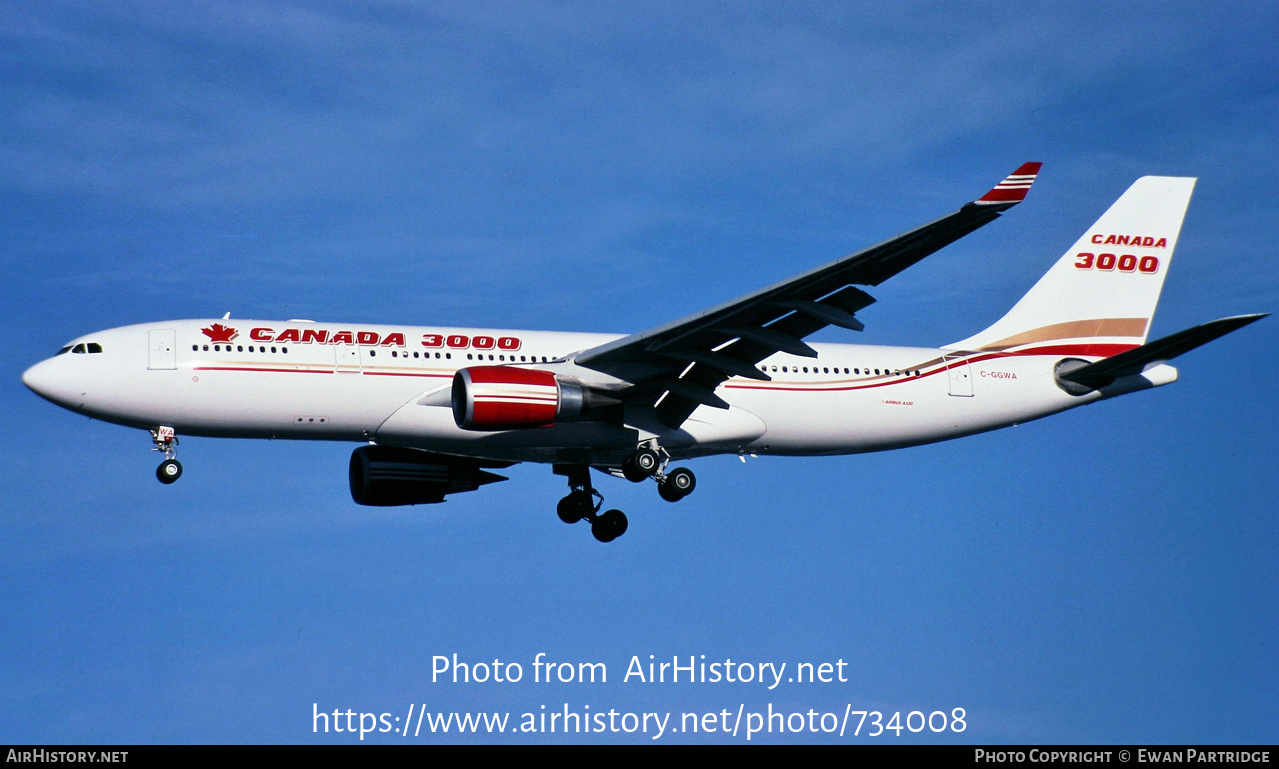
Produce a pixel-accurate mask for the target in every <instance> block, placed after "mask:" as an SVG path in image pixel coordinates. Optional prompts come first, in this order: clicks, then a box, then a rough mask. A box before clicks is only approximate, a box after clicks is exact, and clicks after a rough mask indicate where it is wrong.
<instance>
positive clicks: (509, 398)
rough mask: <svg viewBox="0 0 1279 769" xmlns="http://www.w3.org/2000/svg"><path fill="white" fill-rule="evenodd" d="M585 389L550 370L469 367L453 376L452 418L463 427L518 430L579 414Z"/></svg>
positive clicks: (587, 401)
mask: <svg viewBox="0 0 1279 769" xmlns="http://www.w3.org/2000/svg"><path fill="white" fill-rule="evenodd" d="M590 397H591V393H590V390H588V389H587V388H585V387H583V386H582V385H580V384H578V383H576V382H570V381H566V380H564V379H560V378H559V377H557V376H555V375H554V374H552V373H551V372H549V371H540V370H538V369H527V368H514V367H511V366H472V367H470V368H464V369H460V370H459V371H458V372H457V373H456V374H454V376H453V420H454V421H455V422H457V426H458V427H460V428H462V429H463V430H517V429H520V428H523V427H542V426H544V425H549V424H552V423H554V422H556V421H559V420H561V419H571V418H573V417H577V416H581V415H582V412H584V411H585V410H586V409H587V408H588V406H589V405H590Z"/></svg>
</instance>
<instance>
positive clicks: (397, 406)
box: [23, 163, 1264, 541]
mask: <svg viewBox="0 0 1279 769" xmlns="http://www.w3.org/2000/svg"><path fill="white" fill-rule="evenodd" d="M1038 171H1039V164H1038V163H1026V164H1024V165H1023V166H1021V167H1020V168H1018V169H1017V170H1016V171H1015V172H1014V173H1013V174H1012V175H1011V176H1009V177H1007V178H1006V179H1005V180H1004V181H1003V182H1001V183H1000V184H998V185H997V186H996V187H995V188H994V189H992V190H990V191H989V192H987V193H986V194H985V195H984V196H982V197H981V198H979V199H977V200H975V201H973V202H971V203H967V204H965V205H964V206H962V207H961V208H960V209H959V210H957V211H955V212H954V213H951V214H949V215H947V216H944V217H942V218H941V219H938V220H936V221H934V222H932V223H929V224H926V225H924V226H922V227H919V228H917V229H915V230H913V231H911V232H908V233H906V234H904V235H901V236H899V237H896V238H893V239H892V240H889V241H886V242H884V243H881V244H879V245H877V246H873V247H871V248H868V249H865V250H863V251H860V252H858V253H855V254H852V255H850V256H846V257H844V258H842V259H839V260H836V261H834V262H832V263H830V264H827V265H825V266H822V267H819V268H817V269H814V270H811V271H809V272H806V273H803V274H801V275H798V276H796V277H794V278H791V279H790V280H786V281H784V282H782V283H778V284H776V285H773V286H769V287H767V288H764V289H761V290H759V291H756V292H754V293H751V294H748V295H746V296H743V297H740V298H738V299H735V300H733V301H730V302H726V303H724V304H721V305H719V306H716V307H713V308H711V309H709V310H706V311H704V312H700V313H697V314H696V315H692V316H689V317H687V318H683V319H680V320H676V321H673V322H670V323H667V324H665V325H661V326H658V327H656V328H653V329H650V330H648V331H645V332H643V333H639V334H632V335H630V336H618V335H613V334H583V333H560V332H548V331H523V330H514V329H477V328H442V327H437V326H369V325H363V324H344V323H315V322H311V321H302V320H289V321H270V320H240V319H231V318H230V317H229V316H228V317H224V318H219V319H202V320H177V321H163V322H156V323H144V324H140V325H133V326H125V327H122V328H113V329H109V330H106V331H99V332H96V333H93V334H88V335H86V336H83V337H81V338H79V339H75V340H72V341H71V342H69V343H68V344H67V345H66V346H65V347H63V348H62V349H61V350H60V351H59V352H58V354H57V355H55V356H53V357H52V358H49V359H48V360H45V361H42V362H40V363H37V364H36V365H35V366H32V367H31V368H30V369H29V370H27V372H26V373H25V374H24V375H23V381H24V382H25V383H26V384H27V386H28V387H30V388H31V389H32V390H34V391H35V392H36V393H38V394H39V395H40V396H42V397H44V398H46V399H48V400H50V401H52V402H54V403H56V404H58V405H60V406H63V407H64V408H67V409H70V410H71V411H74V412H77V413H80V414H85V415H88V416H90V417H93V418H95V419H102V420H106V421H109V422H115V423H117V424H121V425H127V426H129V427H137V428H141V429H144V430H149V431H150V433H151V437H152V440H153V442H154V445H155V448H156V449H158V450H160V451H163V452H164V455H165V459H164V462H163V463H161V465H160V467H159V468H158V469H157V476H158V477H159V479H160V480H161V481H162V482H165V483H172V482H173V481H175V480H177V478H178V476H180V475H181V473H182V466H181V465H180V464H179V463H178V461H177V459H176V457H175V450H176V445H177V440H178V437H179V436H220V437H237V438H296V439H311V440H334V441H358V442H360V443H362V444H364V445H362V446H360V447H359V448H357V449H356V450H355V452H354V453H353V454H352V456H351V461H350V465H349V478H350V486H351V495H352V498H353V499H354V500H355V501H356V502H357V503H360V504H365V505H406V504H422V503H431V502H442V501H443V500H444V498H445V496H446V495H448V494H455V493H459V492H464V491H472V490H475V489H477V488H479V487H480V486H482V485H484V484H487V483H492V482H494V481H500V480H505V478H504V477H503V476H501V475H498V474H497V473H494V472H493V470H497V469H501V468H503V467H508V466H510V465H512V464H514V463H517V462H541V463H547V464H551V465H552V466H553V468H554V470H555V472H556V473H559V474H562V475H564V476H566V477H567V480H568V485H569V494H568V495H567V496H566V497H564V498H563V499H562V500H561V501H560V503H559V506H558V514H559V517H560V518H561V519H562V520H564V521H566V522H568V523H575V522H577V521H580V520H587V521H589V522H590V524H591V530H592V532H593V534H594V535H595V537H596V538H597V539H599V540H601V541H610V540H612V539H615V538H617V537H618V536H620V535H621V534H622V533H623V532H625V530H626V527H627V519H626V516H625V515H624V514H623V513H621V512H620V511H618V510H608V511H605V512H600V508H601V507H602V505H601V501H602V499H603V498H602V496H601V495H600V494H599V492H597V491H596V490H595V488H594V485H593V484H592V481H591V473H590V470H591V468H595V469H596V470H597V471H602V472H604V473H608V474H611V475H615V476H619V477H624V478H626V479H628V480H631V481H635V482H642V481H646V480H650V479H651V480H655V481H656V486H657V490H658V492H659V494H660V495H661V496H662V498H664V499H666V500H668V501H672V502H675V501H678V500H680V499H682V498H683V497H685V496H687V495H688V494H689V493H691V492H692V491H693V488H694V486H695V485H696V481H695V478H694V475H693V473H692V472H691V471H689V470H688V469H687V468H684V467H674V468H672V467H670V466H669V463H670V462H671V461H673V460H687V459H692V458H695V457H700V456H706V455H711V454H739V455H746V454H784V455H823V454H852V453H859V452H865V451H880V450H884V449H894V448H901V447H904V446H912V445H917V444H922V443H931V442H934V441H941V440H946V439H949V438H956V437H959V436H963V435H970V434H972V433H978V432H982V431H985V430H992V429H995V428H998V427H1005V426H1008V425H1012V424H1016V423H1019V422H1025V421H1027V420H1030V419H1036V418H1039V417H1043V416H1047V415H1049V414H1053V413H1056V412H1059V411H1063V410H1065V409H1069V408H1073V407H1075V406H1081V405H1084V404H1087V403H1094V402H1096V401H1098V400H1101V399H1103V398H1109V397H1113V396H1116V395H1121V394H1124V393H1128V392H1133V391H1135V390H1143V389H1147V388H1150V387H1156V386H1159V385H1164V384H1168V383H1170V382H1173V381H1175V380H1176V378H1177V371H1176V369H1174V368H1173V367H1171V366H1169V365H1168V363H1167V361H1168V360H1170V359H1172V358H1174V357H1176V356H1177V355H1180V354H1182V353H1184V352H1186V351H1188V350H1191V349H1194V348H1195V347H1198V346H1199V345H1201V344H1204V343H1205V342H1208V341H1210V340H1212V339H1215V338H1217V337H1218V336H1221V335H1222V334H1225V333H1228V332H1230V331H1232V330H1234V329H1237V328H1239V327H1241V326H1244V325H1247V324H1248V323H1251V322H1252V321H1255V320H1257V319H1259V318H1261V317H1264V316H1263V315H1246V316H1238V317H1233V318H1225V319H1222V320H1217V321H1212V322H1210V323H1206V324H1204V325H1202V326H1197V327H1195V328H1191V329H1187V330H1186V331H1182V332H1179V333H1177V334H1173V335H1172V336H1169V337H1165V338H1163V339H1160V340H1157V341H1154V342H1148V341H1147V334H1148V332H1149V330H1150V321H1151V318H1152V316H1153V314H1154V311H1155V305H1156V303H1157V302H1158V300H1159V294H1160V291H1161V289H1162V287H1163V282H1164V277H1165V276H1166V275H1167V271H1168V267H1169V265H1170V263H1171V261H1172V255H1173V250H1174V249H1175V247H1176V245H1177V237H1178V235H1179V233H1180V230H1181V224H1182V220H1183V218H1184V216H1185V212H1186V208H1187V206H1188V205H1189V202H1190V196H1191V192H1192V190H1193V188H1194V183H1195V180H1194V179H1190V178H1175V177H1157V176H1147V177H1143V178H1141V179H1138V180H1137V181H1136V182H1135V183H1134V184H1133V185H1132V186H1131V187H1130V188H1129V189H1128V190H1127V192H1125V193H1124V194H1123V195H1122V196H1121V197H1120V198H1119V200H1118V201H1117V202H1115V203H1114V205H1112V206H1111V207H1110V209H1109V210H1107V211H1106V212H1105V213H1104V214H1103V215H1102V217H1101V218H1100V219H1099V220H1098V221H1097V222H1096V223H1095V224H1094V225H1093V226H1092V227H1090V228H1089V229H1088V230H1087V231H1086V232H1085V233H1084V235H1083V236H1082V237H1081V238H1079V240H1078V241H1077V242H1076V243H1075V244H1074V246H1072V247H1071V248H1070V249H1069V250H1068V251H1067V252H1066V253H1065V255H1064V256H1062V257H1061V258H1060V259H1059V260H1058V261H1057V262H1056V263H1055V264H1054V265H1053V266H1052V267H1051V268H1050V269H1049V270H1048V272H1047V273H1046V274H1045V275H1044V276H1043V278H1041V279H1040V280H1039V282H1038V283H1036V284H1035V286H1034V287H1033V288H1031V290H1030V291H1029V293H1027V294H1026V295H1025V296H1024V297H1023V298H1022V299H1021V301H1019V302H1018V303H1017V304H1016V305H1015V306H1014V307H1013V308H1012V309H1011V310H1010V311H1009V312H1008V313H1007V314H1006V315H1005V316H1004V317H1003V318H1002V319H1000V320H999V321H998V322H996V323H995V324H994V325H993V326H991V327H990V328H988V329H986V330H984V331H982V332H980V333H978V334H976V335H974V336H971V337H969V338H967V339H963V340H960V341H958V342H955V343H954V344H949V345H945V346H943V347H941V348H924V347H884V346H871V345H854V344H818V343H808V342H805V341H804V338H805V337H807V336H809V335H811V334H812V333H814V332H816V331H818V330H819V329H822V328H825V327H827V326H832V325H833V326H840V327H843V328H846V329H850V330H854V331H860V330H862V322H861V321H860V320H859V319H858V318H857V317H856V315H857V313H858V312H859V311H861V310H862V309H863V308H865V307H867V306H868V305H870V304H871V303H872V302H874V301H875V300H874V299H873V298H871V296H870V295H869V294H867V293H866V292H865V291H864V290H863V289H862V288H860V287H861V286H876V285H878V284H880V283H881V282H883V281H884V280H886V279H888V278H889V277H892V276H893V275H896V274H897V273H898V272H900V271H902V270H904V269H905V268H907V267H909V266H910V265H912V264H914V263H915V262H918V261H919V260H920V259H923V258H924V257H925V256H928V255H929V254H931V253H933V252H935V251H936V250H938V249H940V248H942V247H943V246H945V245H947V244H949V243H951V242H953V241H955V240H957V239H958V238H960V237H962V236H964V235H966V234H968V233H969V232H972V231H973V230H975V229H977V228H979V227H981V226H983V225H985V224H987V223H989V222H991V221H993V220H994V219H996V218H998V217H999V215H1000V214H1001V213H1002V212H1003V211H1006V210H1007V209H1009V208H1010V207H1012V206H1014V205H1016V204H1017V203H1019V202H1021V201H1022V200H1023V199H1024V198H1025V196H1026V193H1027V191H1028V190H1029V188H1030V186H1031V184H1032V182H1033V181H1034V179H1035V176H1036V174H1037V173H1038Z"/></svg>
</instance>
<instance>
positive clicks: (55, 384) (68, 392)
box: [22, 358, 83, 408]
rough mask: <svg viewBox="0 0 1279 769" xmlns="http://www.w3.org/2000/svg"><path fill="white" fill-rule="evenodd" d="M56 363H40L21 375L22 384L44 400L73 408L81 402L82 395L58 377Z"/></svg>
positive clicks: (52, 360)
mask: <svg viewBox="0 0 1279 769" xmlns="http://www.w3.org/2000/svg"><path fill="white" fill-rule="evenodd" d="M57 363H58V362H57V360H56V359H54V358H49V359H48V360H42V361H40V362H39V363H37V364H36V365H34V366H32V367H31V368H29V369H27V370H26V371H24V372H23V373H22V383H23V384H24V385H26V386H27V387H28V388H30V390H31V391H32V392H33V393H35V394H36V395H39V396H40V397H41V398H44V399H45V400H48V401H52V402H54V403H56V404H58V405H59V406H67V407H71V408H74V407H75V406H76V405H78V404H79V403H80V401H81V400H83V398H82V397H80V396H82V395H83V393H80V392H78V391H75V388H74V386H68V383H67V382H66V378H65V377H60V376H58V368H59V366H58V365H57Z"/></svg>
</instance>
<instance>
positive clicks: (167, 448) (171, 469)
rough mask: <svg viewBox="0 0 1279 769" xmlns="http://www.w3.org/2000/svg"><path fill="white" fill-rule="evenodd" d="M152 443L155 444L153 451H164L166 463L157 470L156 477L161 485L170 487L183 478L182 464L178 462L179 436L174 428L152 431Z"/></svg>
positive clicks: (163, 427) (162, 463) (160, 428)
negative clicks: (169, 485)
mask: <svg viewBox="0 0 1279 769" xmlns="http://www.w3.org/2000/svg"><path fill="white" fill-rule="evenodd" d="M151 442H152V443H154V444H155V448H153V449H151V450H152V451H163V452H164V461H163V462H161V463H160V466H159V467H157V468H156V469H155V477H156V478H159V479H160V483H163V484H165V485H168V484H170V483H173V482H174V481H176V480H177V479H179V478H181V477H182V463H181V462H179V461H178V458H177V451H176V447H177V445H178V436H177V433H175V432H174V430H173V428H172V427H165V426H163V425H161V426H160V427H158V428H156V429H154V430H152V431H151Z"/></svg>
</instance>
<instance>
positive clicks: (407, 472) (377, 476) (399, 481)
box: [350, 446, 510, 507]
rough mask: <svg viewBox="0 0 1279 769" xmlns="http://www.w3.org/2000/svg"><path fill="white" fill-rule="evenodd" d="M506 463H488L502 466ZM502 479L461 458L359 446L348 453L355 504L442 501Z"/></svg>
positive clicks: (381, 504)
mask: <svg viewBox="0 0 1279 769" xmlns="http://www.w3.org/2000/svg"><path fill="white" fill-rule="evenodd" d="M508 464H510V463H509V462H508V463H501V462H498V463H489V464H488V466H490V467H493V466H499V467H504V466H506V465H508ZM504 480H506V477H505V476H502V475H497V474H496V473H490V472H487V471H485V470H481V469H480V467H479V464H478V463H476V462H473V461H468V460H466V459H464V458H462V457H450V456H446V455H444V454H432V453H430V452H428V451H418V450H417V449H402V448H398V447H396V446H361V447H360V448H358V449H356V450H355V451H354V452H352V453H351V469H350V481H351V499H353V500H355V503H356V504H358V505H372V506H375V507H390V506H393V505H425V504H431V503H434V502H443V501H444V495H445V494H457V493H459V492H463V491H475V490H476V489H478V488H479V487H481V486H483V485H484V484H486V483H496V482H497V481H504Z"/></svg>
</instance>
